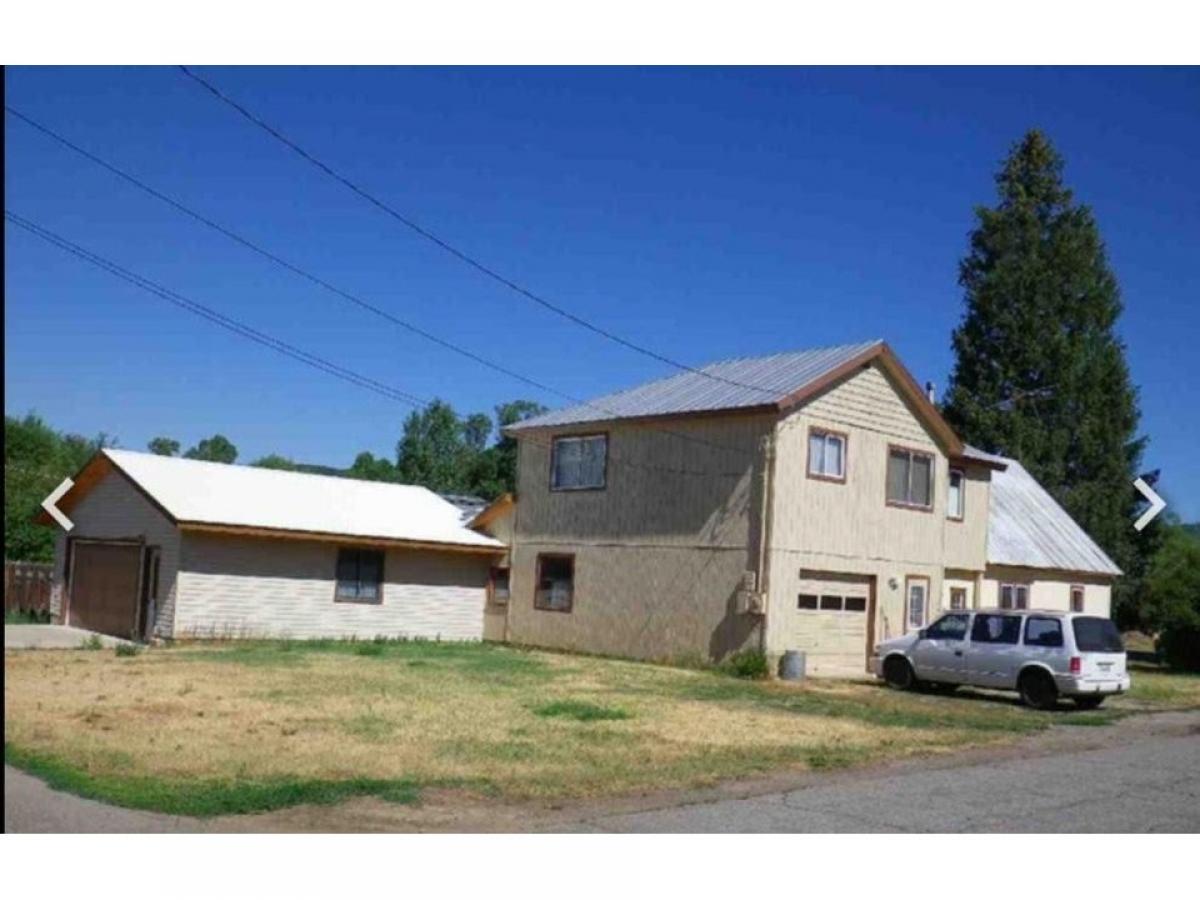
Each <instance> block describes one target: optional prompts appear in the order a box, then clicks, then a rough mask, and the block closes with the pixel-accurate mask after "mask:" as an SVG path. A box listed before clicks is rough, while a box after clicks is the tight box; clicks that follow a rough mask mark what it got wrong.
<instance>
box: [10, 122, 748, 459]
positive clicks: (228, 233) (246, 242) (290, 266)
mask: <svg viewBox="0 0 1200 900" xmlns="http://www.w3.org/2000/svg"><path fill="white" fill-rule="evenodd" d="M4 109H5V111H6V112H7V113H8V114H9V115H11V116H14V117H15V118H17V119H19V120H20V121H22V122H24V123H25V124H26V125H29V126H30V127H31V128H33V129H35V130H36V131H38V132H40V133H41V134H43V135H45V136H46V137H48V138H50V139H51V140H53V141H55V142H56V143H58V144H60V145H61V146H63V147H66V148H67V149H68V150H71V151H72V152H73V153H76V154H78V155H80V156H82V157H83V158H84V159H87V160H88V161H90V162H92V163H94V164H96V165H98V166H100V167H101V168H102V169H104V170H105V171H108V172H111V173H112V174H113V175H116V176H117V177H118V178H120V179H122V180H123V181H125V182H126V183H127V184H130V185H132V186H133V187H136V188H137V189H138V190H140V191H142V192H143V193H145V194H148V195H149V196H151V197H153V198H155V199H156V200H158V201H160V202H162V203H165V204H166V205H168V206H170V207H171V208H172V209H174V210H176V211H177V212H179V213H182V214H183V215H185V216H188V217H189V218H191V219H193V220H195V221H197V222H200V223H201V224H202V225H205V226H207V227H208V228H211V229H213V230H214V231H216V232H218V233H219V234H222V235H224V236H225V237H227V238H229V239H230V240H232V241H235V242H236V243H238V244H240V245H242V246H243V247H245V248H247V249H248V250H251V251H253V252H254V253H257V254H259V255H260V256H262V257H264V258H265V259H267V260H269V261H270V262H272V263H274V264H275V265H278V266H280V267H281V268H283V269H285V270H287V271H289V272H291V273H293V274H295V275H299V276H300V277H301V278H304V279H305V280H307V281H309V282H311V283H313V284H315V285H317V286H319V287H321V288H323V289H325V290H326V291H329V292H330V293H332V294H334V295H336V296H338V297H340V298H342V299H343V300H346V301H348V302H350V303H353V304H354V305H355V306H358V307H359V308H361V309H364V310H366V311H368V312H370V313H372V314H373V315H376V316H379V317H380V318H382V319H385V320H386V321H388V322H391V323H393V324H395V325H398V326H399V327H401V328H404V329H406V330H407V331H409V332H411V333H412V334H415V335H417V336H418V337H421V338H424V339H425V340H428V341H430V342H432V343H434V344H436V345H438V346H439V347H442V348H444V349H446V350H449V351H451V352H453V353H457V354H459V355H460V356H463V357H466V358H467V359H470V360H473V361H474V362H477V363H479V364H480V365H483V366H485V367H487V368H489V369H492V370H493V371H496V372H499V373H501V374H503V375H508V376H509V377H511V378H515V379H517V380H518V381H521V382H522V383H524V384H528V385H530V386H532V387H535V388H537V389H539V390H542V391H545V392H547V393H550V394H554V395H556V396H558V397H562V398H563V399H566V400H568V401H570V402H572V403H575V404H578V405H580V406H586V407H588V408H590V409H594V410H597V411H598V412H601V413H604V414H605V415H607V416H611V417H613V418H620V415H619V414H618V413H616V412H615V411H614V410H611V409H608V408H606V407H604V406H601V405H599V404H596V403H595V402H592V401H588V400H583V399H581V398H579V397H575V396H572V395H571V394H568V393H566V392H564V391H560V390H558V389H557V388H554V387H551V386H550V385H547V384H543V383H542V382H540V381H536V380H535V379H533V378H530V377H528V376H525V375H522V374H521V373H520V372H516V371H514V370H512V369H510V368H508V367H506V366H504V365H501V364H500V363H497V362H495V361H493V360H490V359H488V358H486V357H484V356H481V355H479V354H478V353H475V352H474V351H472V350H468V349H466V348H465V347H462V346H460V345H458V344H455V343H454V342H452V341H449V340H447V339H445V338H442V337H439V336H438V335H436V334H433V333H432V332H429V331H426V330H425V329H423V328H421V327H419V326H417V325H414V324H412V323H411V322H408V321H406V320H405V319H402V318H400V317H398V316H396V315H394V314H393V313H391V312H389V311H388V310H386V309H383V308H382V307H380V306H378V305H377V304H374V303H371V302H369V301H367V300H364V299H362V297H359V296H357V295H355V294H352V293H351V292H349V291H347V290H345V289H343V288H340V287H338V286H337V285H334V284H332V283H330V282H329V281H327V280H325V279H323V278H321V277H320V276H318V275H314V274H313V273H312V272H309V271H307V270H306V269H303V268H301V267H300V266H298V265H296V264H295V263H292V262H289V261H288V260H286V259H284V258H282V257H280V256H278V255H277V254H275V253H273V252H272V251H270V250H267V249H266V248H264V247H262V246H261V245H259V244H257V243H255V242H254V241H251V240H250V239H249V238H247V237H245V236H243V235H241V234H239V233H237V232H235V231H233V230H232V229H231V228H229V227H227V226H225V225H222V224H220V223H219V222H216V221H214V220H212V219H210V218H208V217H207V216H205V215H204V214H202V213H199V212H197V211H196V210H194V209H192V208H191V207H189V206H186V205H185V204H183V203H182V202H180V201H179V200H177V199H175V198H174V197H171V196H170V195H168V194H165V193H163V192H162V191H160V190H159V189H157V188H155V187H153V186H151V185H149V184H147V183H146V182H145V181H142V180H141V179H139V178H137V177H136V176H134V175H132V174H130V173H129V172H127V171H125V170H124V169H122V168H120V167H118V166H117V165H115V164H114V163H111V162H109V161H108V160H105V159H103V158H102V157H100V156H98V155H96V154H95V153H93V152H91V151H90V150H87V149H85V148H84V147H81V146H80V145H78V144H76V143H75V142H73V141H71V140H70V139H69V138H67V137H65V136H64V135H62V134H59V133H58V132H57V131H55V130H54V129H52V128H50V127H49V126H48V125H44V124H43V123H41V122H38V121H36V120H35V119H33V118H31V117H29V116H27V115H25V114H24V113H23V112H21V111H20V110H18V109H16V108H14V107H12V106H10V105H8V104H7V103H6V104H5V105H4ZM654 430H656V431H659V432H661V433H663V434H667V435H670V436H672V437H676V438H678V439H680V440H683V441H688V442H692V443H696V444H699V445H702V446H707V447H712V448H714V449H719V450H724V451H728V452H731V453H746V452H747V451H746V450H745V449H744V448H740V447H730V446H726V445H722V444H718V443H715V442H712V441H708V440H705V439H703V438H698V437H696V436H694V435H689V434H684V433H681V432H676V431H672V430H670V429H666V428H658V427H654Z"/></svg>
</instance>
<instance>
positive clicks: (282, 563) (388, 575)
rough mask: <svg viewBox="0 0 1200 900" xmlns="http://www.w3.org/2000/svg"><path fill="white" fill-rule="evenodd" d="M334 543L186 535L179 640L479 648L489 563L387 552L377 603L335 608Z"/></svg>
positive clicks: (478, 558)
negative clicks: (406, 641) (463, 643)
mask: <svg viewBox="0 0 1200 900" xmlns="http://www.w3.org/2000/svg"><path fill="white" fill-rule="evenodd" d="M337 550H338V547H337V545H336V544H330V543H322V542H318V541H300V540H291V539H279V538H258V537H248V536H240V535H238V536H234V535H218V534H204V533H199V532H186V533H185V534H184V536H183V552H182V565H181V571H180V574H179V600H178V603H177V610H176V634H177V636H179V637H189V636H196V637H209V636H218V637H219V636H229V637H256V636H287V637H295V638H313V637H358V638H370V637H374V636H376V635H386V636H388V637H422V638H440V639H442V640H479V639H480V638H482V636H483V613H484V597H485V592H486V586H487V573H488V566H489V564H490V562H491V560H490V557H488V556H485V555H476V554H466V553H450V552H437V551H429V550H404V549H395V548H393V549H389V550H387V551H386V557H385V560H384V579H385V581H384V586H383V602H382V603H380V604H364V603H344V602H335V601H334V599H333V597H334V588H335V584H336V582H335V578H334V570H335V567H336V562H337Z"/></svg>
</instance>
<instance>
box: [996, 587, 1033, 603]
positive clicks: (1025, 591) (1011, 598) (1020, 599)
mask: <svg viewBox="0 0 1200 900" xmlns="http://www.w3.org/2000/svg"><path fill="white" fill-rule="evenodd" d="M1000 608H1001V609H1029V585H1027V584H1002V585H1000Z"/></svg>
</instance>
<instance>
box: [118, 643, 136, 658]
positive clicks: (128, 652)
mask: <svg viewBox="0 0 1200 900" xmlns="http://www.w3.org/2000/svg"><path fill="white" fill-rule="evenodd" d="M114 652H115V653H116V655H117V656H137V655H138V654H139V653H141V652H142V647H141V645H140V644H117V646H116V648H115V649H114Z"/></svg>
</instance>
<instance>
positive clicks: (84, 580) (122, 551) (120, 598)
mask: <svg viewBox="0 0 1200 900" xmlns="http://www.w3.org/2000/svg"><path fill="white" fill-rule="evenodd" d="M72 553H73V554H74V562H73V563H72V566H71V605H70V611H69V617H68V622H69V624H71V625H74V626H75V627H77V628H87V629H89V630H91V631H99V632H100V633H101V634H111V635H115V636H116V637H123V638H132V637H134V636H135V634H134V632H135V631H136V629H137V613H138V568H139V564H140V562H141V558H142V547H141V545H140V544H98V543H92V542H90V541H89V542H84V541H79V542H75V543H74V544H73V545H72Z"/></svg>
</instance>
